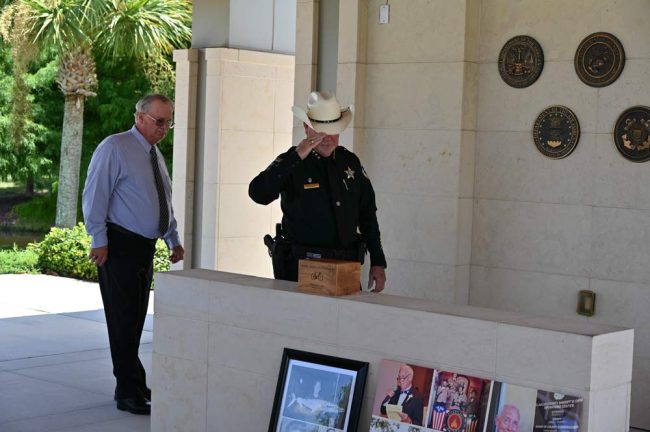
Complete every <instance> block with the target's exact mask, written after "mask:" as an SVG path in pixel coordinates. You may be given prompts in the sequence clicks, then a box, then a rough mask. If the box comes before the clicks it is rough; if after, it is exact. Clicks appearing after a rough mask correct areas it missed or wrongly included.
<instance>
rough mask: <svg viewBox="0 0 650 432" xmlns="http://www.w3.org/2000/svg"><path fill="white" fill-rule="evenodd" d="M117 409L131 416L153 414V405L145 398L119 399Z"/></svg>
mask: <svg viewBox="0 0 650 432" xmlns="http://www.w3.org/2000/svg"><path fill="white" fill-rule="evenodd" d="M117 409H118V410H122V411H128V412H130V413H131V414H143V415H150V414H151V404H150V403H149V401H147V400H146V399H145V398H143V397H132V398H124V399H117Z"/></svg>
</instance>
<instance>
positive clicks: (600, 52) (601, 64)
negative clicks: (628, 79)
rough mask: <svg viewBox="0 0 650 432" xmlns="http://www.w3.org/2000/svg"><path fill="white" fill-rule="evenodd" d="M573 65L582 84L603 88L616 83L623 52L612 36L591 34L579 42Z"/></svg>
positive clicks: (617, 41) (620, 70) (623, 55)
mask: <svg viewBox="0 0 650 432" xmlns="http://www.w3.org/2000/svg"><path fill="white" fill-rule="evenodd" d="M574 63H575V68H576V73H577V74H578V77H579V78H580V79H581V80H582V82H583V83H585V84H587V85H589V86H592V87H605V86H608V85H610V84H611V83H613V82H614V81H616V80H617V79H618V77H619V76H620V75H621V72H623V67H624V66H625V51H624V50H623V45H622V44H621V42H620V41H619V40H618V39H617V38H616V36H614V35H613V34H610V33H605V32H598V33H593V34H590V35H589V36H587V37H586V38H585V39H584V40H583V41H582V42H580V45H579V46H578V49H577V50H576V55H575V60H574Z"/></svg>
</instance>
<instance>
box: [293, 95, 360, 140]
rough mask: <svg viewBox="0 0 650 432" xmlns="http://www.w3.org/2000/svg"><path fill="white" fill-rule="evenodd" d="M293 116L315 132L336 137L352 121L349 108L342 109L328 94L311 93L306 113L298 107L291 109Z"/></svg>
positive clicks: (332, 96)
mask: <svg viewBox="0 0 650 432" xmlns="http://www.w3.org/2000/svg"><path fill="white" fill-rule="evenodd" d="M291 111H293V115H295V116H296V117H297V118H298V119H299V120H302V121H303V122H304V123H306V124H307V126H309V127H310V128H312V129H313V130H315V131H316V132H324V133H326V134H327V135H338V134H340V133H341V132H343V131H344V130H345V128H346V127H348V124H350V120H352V110H351V107H347V108H342V107H341V104H339V101H337V100H336V96H334V95H333V94H332V93H330V92H326V91H323V92H311V94H310V95H309V99H307V111H305V110H303V109H302V108H300V107H297V106H293V107H291Z"/></svg>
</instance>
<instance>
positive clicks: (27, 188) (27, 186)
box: [25, 174, 34, 197]
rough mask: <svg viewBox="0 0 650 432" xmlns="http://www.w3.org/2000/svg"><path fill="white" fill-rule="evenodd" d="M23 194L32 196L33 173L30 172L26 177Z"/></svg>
mask: <svg viewBox="0 0 650 432" xmlns="http://www.w3.org/2000/svg"><path fill="white" fill-rule="evenodd" d="M25 194H26V195H27V196H28V197H33V196H34V175H33V174H30V175H29V177H27V182H26V184H25Z"/></svg>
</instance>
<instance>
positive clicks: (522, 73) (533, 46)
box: [498, 35, 544, 88]
mask: <svg viewBox="0 0 650 432" xmlns="http://www.w3.org/2000/svg"><path fill="white" fill-rule="evenodd" d="M498 63H499V74H500V75H501V78H503V80H504V81H505V82H506V84H508V85H509V86H511V87H515V88H524V87H528V86H529V85H531V84H533V83H534V82H535V81H537V78H539V76H540V75H541V73H542V69H543V68H544V52H543V51H542V47H541V46H540V45H539V43H537V41H536V40H535V39H533V38H532V37H530V36H525V35H521V36H515V37H513V38H512V39H510V40H509V41H508V42H506V43H505V45H504V46H503V48H501V52H500V53H499V62H498Z"/></svg>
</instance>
